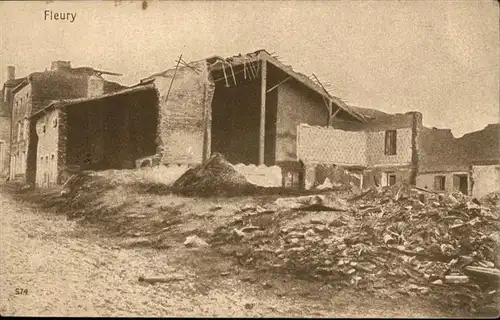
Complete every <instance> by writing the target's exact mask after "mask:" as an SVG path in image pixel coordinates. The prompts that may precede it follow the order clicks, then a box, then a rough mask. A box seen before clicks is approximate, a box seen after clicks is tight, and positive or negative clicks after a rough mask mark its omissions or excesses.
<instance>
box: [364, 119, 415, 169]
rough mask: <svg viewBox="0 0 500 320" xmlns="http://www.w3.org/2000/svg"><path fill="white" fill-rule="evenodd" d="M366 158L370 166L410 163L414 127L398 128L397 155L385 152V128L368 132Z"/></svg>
mask: <svg viewBox="0 0 500 320" xmlns="http://www.w3.org/2000/svg"><path fill="white" fill-rule="evenodd" d="M389 128H390V127H389ZM388 130H390V129H388ZM366 159H367V164H368V165H370V166H373V165H386V166H387V165H402V164H410V163H411V161H412V128H411V127H410V128H400V129H396V154H395V155H386V154H385V130H382V131H371V132H368V133H367V141H366Z"/></svg>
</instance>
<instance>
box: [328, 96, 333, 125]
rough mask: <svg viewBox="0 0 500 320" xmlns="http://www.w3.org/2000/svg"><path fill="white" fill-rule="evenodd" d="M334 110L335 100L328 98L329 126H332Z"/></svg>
mask: <svg viewBox="0 0 500 320" xmlns="http://www.w3.org/2000/svg"><path fill="white" fill-rule="evenodd" d="M332 112H333V102H332V100H330V99H328V126H329V127H331V126H332V120H333V118H332Z"/></svg>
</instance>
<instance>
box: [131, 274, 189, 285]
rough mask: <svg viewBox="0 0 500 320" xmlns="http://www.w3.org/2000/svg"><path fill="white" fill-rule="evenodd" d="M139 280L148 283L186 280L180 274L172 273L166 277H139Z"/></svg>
mask: <svg viewBox="0 0 500 320" xmlns="http://www.w3.org/2000/svg"><path fill="white" fill-rule="evenodd" d="M138 280H139V282H147V283H149V284H155V283H165V282H173V281H183V280H186V277H185V276H184V275H182V274H172V275H169V276H168V277H144V276H140V277H139V279H138Z"/></svg>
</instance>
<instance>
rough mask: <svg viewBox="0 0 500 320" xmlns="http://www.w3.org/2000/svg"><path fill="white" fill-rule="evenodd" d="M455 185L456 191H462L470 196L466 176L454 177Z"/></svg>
mask: <svg viewBox="0 0 500 320" xmlns="http://www.w3.org/2000/svg"><path fill="white" fill-rule="evenodd" d="M453 180H454V181H453V184H454V186H455V190H458V191H460V192H461V193H463V194H465V195H466V194H468V192H469V183H468V178H467V175H466V174H457V175H454V176H453Z"/></svg>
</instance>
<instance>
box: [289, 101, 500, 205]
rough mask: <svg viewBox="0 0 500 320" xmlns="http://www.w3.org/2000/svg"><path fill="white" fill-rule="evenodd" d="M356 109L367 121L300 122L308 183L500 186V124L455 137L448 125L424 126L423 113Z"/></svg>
mask: <svg viewBox="0 0 500 320" xmlns="http://www.w3.org/2000/svg"><path fill="white" fill-rule="evenodd" d="M351 108H352V109H353V110H356V111H357V112H358V113H360V114H362V115H363V116H364V117H365V119H366V120H367V121H366V123H358V124H353V123H351V124H349V125H348V126H345V125H344V124H343V123H338V122H335V121H334V122H333V123H332V126H331V127H317V126H316V127H315V126H308V125H303V124H302V125H300V126H299V139H298V142H297V143H298V148H299V154H298V156H299V158H300V159H301V160H302V161H304V162H306V164H307V165H306V168H307V171H306V180H307V182H308V185H309V186H314V185H318V184H321V183H322V182H323V181H324V180H325V179H326V178H329V180H330V181H332V182H341V183H349V184H353V185H355V186H357V187H361V188H365V187H369V186H372V185H379V186H388V185H393V184H396V183H398V182H404V183H410V184H413V185H416V186H418V187H421V188H425V189H428V190H429V191H433V192H457V191H459V192H462V193H464V194H468V195H472V196H475V197H481V196H483V195H485V194H488V193H490V192H493V191H498V190H499V186H500V166H499V164H500V144H499V141H500V140H499V138H500V126H499V125H498V124H491V125H488V126H487V127H486V128H485V129H483V130H481V131H476V132H471V133H468V134H466V135H464V136H463V137H461V138H455V137H453V134H452V133H451V130H449V129H436V128H432V129H430V128H426V127H424V126H423V125H422V115H421V114H420V113H418V112H408V113H405V114H387V113H384V112H381V111H377V110H373V109H365V108H356V107H351Z"/></svg>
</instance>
